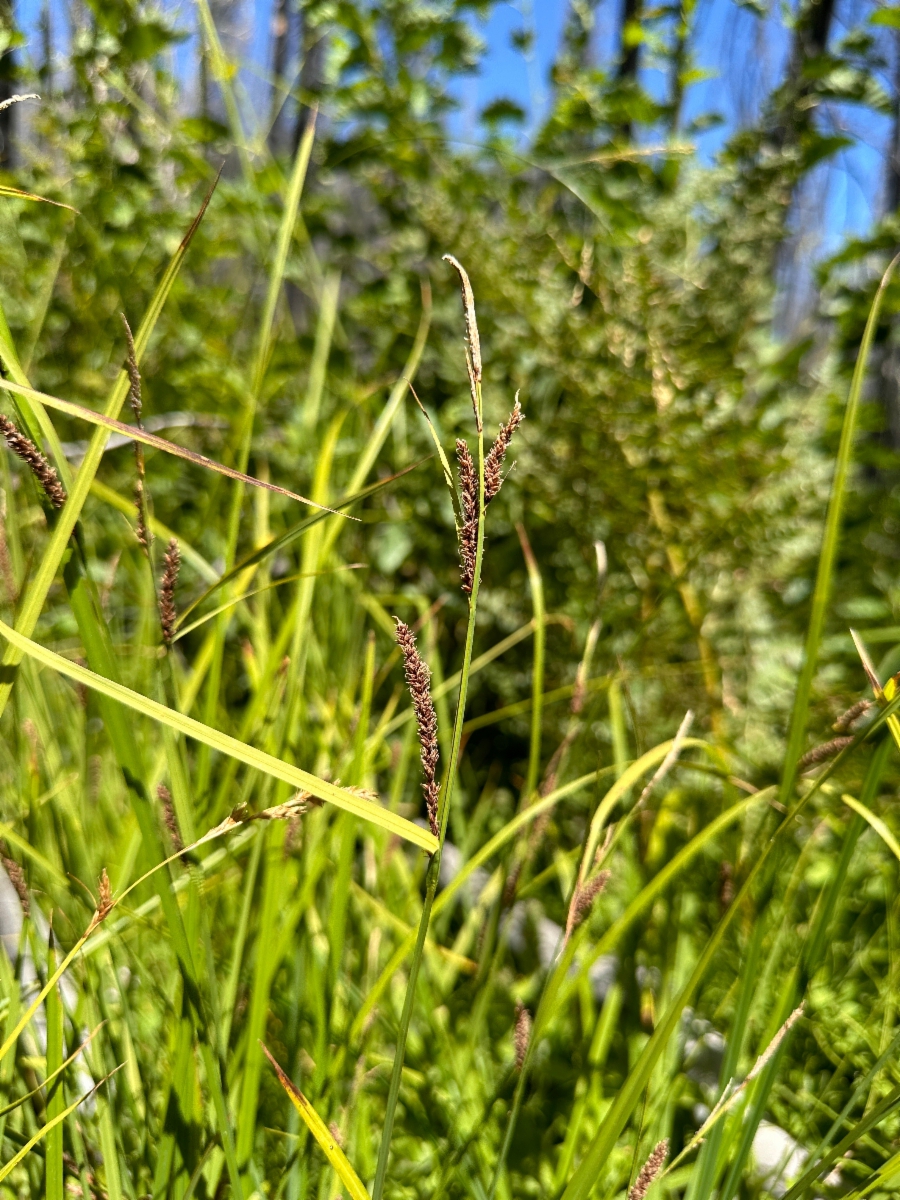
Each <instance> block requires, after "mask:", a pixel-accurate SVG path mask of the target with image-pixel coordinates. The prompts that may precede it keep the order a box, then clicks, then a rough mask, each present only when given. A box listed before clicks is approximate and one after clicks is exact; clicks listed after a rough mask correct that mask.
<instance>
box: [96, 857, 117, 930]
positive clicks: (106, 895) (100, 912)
mask: <svg viewBox="0 0 900 1200" xmlns="http://www.w3.org/2000/svg"><path fill="white" fill-rule="evenodd" d="M97 892H98V897H99V898H98V900H97V921H98V922H100V921H103V920H105V919H106V917H107V916H108V915H109V911H110V909H111V908H112V906H113V900H112V888H111V887H110V883H109V876H108V875H107V874H106V867H104V868H103V870H102V871H101V873H100V879H99V881H98V884H97Z"/></svg>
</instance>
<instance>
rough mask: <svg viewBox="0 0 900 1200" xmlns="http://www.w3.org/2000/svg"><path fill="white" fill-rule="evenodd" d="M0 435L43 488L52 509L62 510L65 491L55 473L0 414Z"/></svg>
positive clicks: (15, 427)
mask: <svg viewBox="0 0 900 1200" xmlns="http://www.w3.org/2000/svg"><path fill="white" fill-rule="evenodd" d="M0 433H2V434H3V437H4V438H5V439H6V444H7V446H9V448H10V450H12V452H13V454H15V455H16V456H17V457H18V458H21V460H22V462H23V463H25V464H26V466H28V467H29V468H30V470H31V473H32V475H34V477H35V479H36V480H37V481H38V483H39V484H40V485H41V487H42V488H43V490H44V494H45V495H46V497H47V499H48V500H49V501H50V503H51V504H52V505H53V507H54V508H62V506H63V505H64V504H65V502H66V499H67V496H66V489H65V488H64V487H63V485H62V484H61V483H60V482H59V476H58V475H57V474H56V471H55V470H54V469H53V467H51V466H50V463H49V462H48V461H47V459H46V458H45V457H44V455H43V454H41V452H40V450H38V448H37V446H36V445H35V444H34V442H33V441H31V439H30V438H27V437H26V436H25V434H24V433H20V432H19V430H18V428H17V426H16V425H15V423H14V422H13V421H11V420H10V419H9V417H4V416H3V415H2V414H0Z"/></svg>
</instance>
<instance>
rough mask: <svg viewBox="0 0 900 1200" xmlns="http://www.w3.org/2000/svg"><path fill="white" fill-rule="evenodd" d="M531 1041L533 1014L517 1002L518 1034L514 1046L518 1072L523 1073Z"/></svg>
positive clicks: (515, 1035)
mask: <svg viewBox="0 0 900 1200" xmlns="http://www.w3.org/2000/svg"><path fill="white" fill-rule="evenodd" d="M530 1041H531V1013H530V1012H529V1011H528V1009H527V1008H526V1007H525V1005H524V1004H522V1003H521V1002H520V1001H517V1002H516V1032H515V1034H514V1035H513V1044H514V1045H515V1048H516V1070H517V1071H521V1070H522V1066H523V1064H524V1062H525V1055H526V1054H527V1053H528V1043H529V1042H530Z"/></svg>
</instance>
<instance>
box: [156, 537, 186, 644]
mask: <svg viewBox="0 0 900 1200" xmlns="http://www.w3.org/2000/svg"><path fill="white" fill-rule="evenodd" d="M164 562H165V568H164V570H163V577H162V583H161V584H160V588H159V619H160V623H161V625H162V635H163V641H164V642H165V643H166V645H167V646H171V645H172V642H173V641H174V638H175V621H176V618H177V613H176V611H175V584H176V583H177V581H178V570H179V568H180V566H181V551H180V550H179V549H178V542H177V541H176V540H175V538H172V540H171V541H170V542H169V544H168V546H167V547H166V557H165V560H164Z"/></svg>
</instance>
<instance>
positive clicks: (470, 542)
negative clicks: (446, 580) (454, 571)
mask: <svg viewBox="0 0 900 1200" xmlns="http://www.w3.org/2000/svg"><path fill="white" fill-rule="evenodd" d="M456 458H457V461H458V463H459V492H460V500H461V506H462V525H461V526H460V529H459V559H460V566H461V575H462V590H463V591H464V592H466V593H467V594H469V595H471V592H472V588H473V586H474V584H475V562H476V559H477V556H478V475H477V473H476V471H475V463H474V462H473V461H472V454H471V452H470V450H469V447H468V446H467V445H466V443H465V442H464V441H463V439H462V438H460V439H459V440H458V441H457V443H456Z"/></svg>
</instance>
